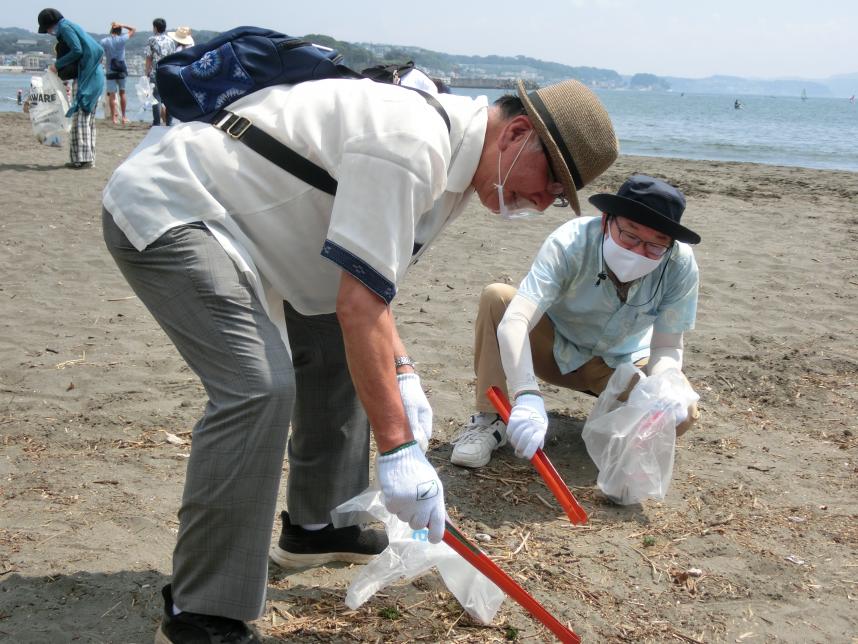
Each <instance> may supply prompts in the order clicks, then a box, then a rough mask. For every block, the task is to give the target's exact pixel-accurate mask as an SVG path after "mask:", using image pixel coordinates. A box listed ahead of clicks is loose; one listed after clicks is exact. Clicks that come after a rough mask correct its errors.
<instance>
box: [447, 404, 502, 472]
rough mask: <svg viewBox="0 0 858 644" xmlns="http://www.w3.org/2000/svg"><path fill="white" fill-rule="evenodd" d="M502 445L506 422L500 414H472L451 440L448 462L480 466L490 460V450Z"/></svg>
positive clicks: (465, 465) (466, 465)
mask: <svg viewBox="0 0 858 644" xmlns="http://www.w3.org/2000/svg"><path fill="white" fill-rule="evenodd" d="M503 445H506V423H504V422H503V421H502V420H501V419H500V416H498V415H497V414H489V413H479V414H474V415H473V416H471V421H470V422H469V423H468V424H467V425H465V426H464V427H463V428H462V433H461V434H459V436H458V437H457V438H456V439H455V440H454V441H453V454H452V455H451V456H450V462H451V463H453V464H454V465H462V466H464V467H482V466H483V465H486V464H487V463H488V462H489V461H490V460H491V458H492V452H493V451H495V450H496V449H497V448H498V447H501V446H503Z"/></svg>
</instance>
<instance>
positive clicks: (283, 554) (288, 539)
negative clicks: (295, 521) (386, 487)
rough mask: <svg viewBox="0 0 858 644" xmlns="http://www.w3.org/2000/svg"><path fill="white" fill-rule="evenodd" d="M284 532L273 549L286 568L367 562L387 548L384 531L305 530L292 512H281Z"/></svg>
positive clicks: (329, 527) (273, 555)
mask: <svg viewBox="0 0 858 644" xmlns="http://www.w3.org/2000/svg"><path fill="white" fill-rule="evenodd" d="M280 518H281V519H282V520H283V531H282V532H281V533H280V540H279V541H278V542H277V545H276V546H274V548H272V549H271V560H272V561H273V562H274V563H276V564H277V565H278V566H281V567H282V568H304V567H307V566H319V565H321V564H325V563H330V562H332V561H344V562H346V563H367V562H368V561H370V560H371V559H372V558H373V557H375V556H376V555H377V554H379V553H381V552H382V551H383V550H384V549H385V548H387V535H386V534H385V533H384V530H373V529H371V528H361V527H360V526H356V525H350V526H347V527H345V528H334V526H333V525H332V524H328V525H327V526H325V527H324V528H322V529H321V530H304V528H302V527H301V526H297V525H292V523H291V522H290V521H289V513H288V512H286V511H283V512H281V513H280Z"/></svg>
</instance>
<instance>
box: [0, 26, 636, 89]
mask: <svg viewBox="0 0 858 644" xmlns="http://www.w3.org/2000/svg"><path fill="white" fill-rule="evenodd" d="M135 26H136V27H137V33H136V34H135V35H134V36H133V37H132V38H131V39H130V40H129V41H128V44H127V46H126V51H127V52H128V53H129V54H131V55H134V54H142V53H143V50H144V49H145V47H146V41H147V40H148V38H149V36H150V35H152V30H151V25H149V24H146V25H135ZM174 26H175V25H171V27H174ZM219 33H220V32H217V31H210V30H194V32H193V35H194V40H195V41H196V42H197V44H199V43H203V42H205V41H207V40H209V39H211V38H214V37H215V36H217V35H218V34H219ZM90 35H91V36H92V37H93V38H95V39H96V40H101V39H102V38H104V37H105V36H106V35H107V34H106V33H102V34H97V33H91V34H90ZM301 37H302V38H303V39H305V40H309V41H311V42H315V43H318V44H320V45H324V46H326V47H332V48H334V49H336V50H337V51H339V52H340V53H341V54H342V55H343V59H344V63H345V64H346V65H348V66H349V67H352V68H353V69H356V70H361V69H364V68H365V67H370V66H372V65H379V64H389V63H398V62H404V61H406V60H414V61H415V63H417V65H418V66H419V67H421V68H424V69H427V70H431V71H432V72H433V73H435V74H441V75H444V76H454V75H462V76H472V75H473V72H472V70H474V69H481V70H483V72H484V73H485V74H490V75H495V76H503V75H511V74H512V75H519V74H523V73H524V74H532V75H534V76H537V77H540V78H542V79H543V80H544V82H546V83H550V82H554V81H558V80H563V79H567V78H575V79H578V80H580V81H581V82H583V83H587V84H590V85H601V86H605V87H622V86H625V84H626V83H625V81H624V79H623V78H622V77H621V76H620V75H619V74H618V73H617V72H615V71H614V70H612V69H600V68H597V67H572V66H569V65H562V64H560V63H553V62H548V61H544V60H538V59H536V58H529V57H527V56H496V55H492V56H465V55H454V54H446V53H443V52H437V51H432V50H429V49H423V48H420V47H407V46H386V47H376V46H371V45H369V44H367V43H350V42H346V41H343V40H337V39H336V38H333V37H332V36H327V35H325V34H307V35H305V36H301ZM19 40H30V41H35V43H36V44H35V45H28V46H26V47H23V46H22V45H20V44H18V41H19ZM54 43H55V40H54V38H53V37H52V36H48V35H40V34H36V33H33V32H31V31H27V30H24V29H17V28H3V29H0V54H14V53H16V52H18V51H40V52H43V53H46V54H51V53H53V47H54ZM370 47H371V48H370ZM382 48H383V49H385V53H384V54H383V55H377V54H375V53H373V50H377V49H382Z"/></svg>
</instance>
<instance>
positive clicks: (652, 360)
mask: <svg viewBox="0 0 858 644" xmlns="http://www.w3.org/2000/svg"><path fill="white" fill-rule="evenodd" d="M682 345H683V334H682V333H656V332H654V333H653V334H652V341H651V343H650V354H649V363H648V364H647V366H646V368H645V369H644V371H645V373H646V374H647V375H648V376H656V375H658V374H660V373H662V372H664V371H667V370H668V369H679V370H680V371H682Z"/></svg>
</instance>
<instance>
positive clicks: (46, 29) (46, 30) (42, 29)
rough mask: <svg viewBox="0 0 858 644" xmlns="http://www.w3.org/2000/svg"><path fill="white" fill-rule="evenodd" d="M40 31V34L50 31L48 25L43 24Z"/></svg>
mask: <svg viewBox="0 0 858 644" xmlns="http://www.w3.org/2000/svg"><path fill="white" fill-rule="evenodd" d="M39 33H40V34H46V33H48V28H47V27H42V26H40V27H39Z"/></svg>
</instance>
